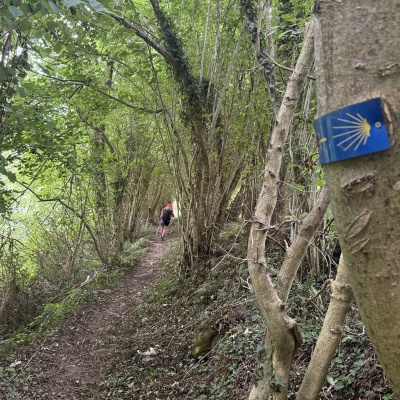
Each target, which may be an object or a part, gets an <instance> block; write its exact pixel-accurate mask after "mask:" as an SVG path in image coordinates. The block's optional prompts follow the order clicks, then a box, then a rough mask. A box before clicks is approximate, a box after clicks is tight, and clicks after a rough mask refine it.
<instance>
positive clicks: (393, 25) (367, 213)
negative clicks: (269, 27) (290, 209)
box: [314, 0, 400, 396]
mask: <svg viewBox="0 0 400 400" xmlns="http://www.w3.org/2000/svg"><path fill="white" fill-rule="evenodd" d="M314 16H315V19H316V67H317V96H318V113H319V115H323V114H326V113H328V112H331V111H334V110H337V109H339V108H342V107H345V106H348V105H351V104H355V103H359V102H362V101H365V100H368V99H371V98H375V97H379V98H381V99H382V100H383V101H384V104H386V105H387V107H386V106H385V107H383V114H384V116H385V125H386V126H387V128H388V132H389V136H390V140H391V144H392V147H391V148H390V149H389V150H385V151H380V152H376V153H372V154H368V155H364V156H362V157H357V158H351V159H347V160H344V161H338V162H332V163H328V164H326V165H325V166H324V171H325V175H326V182H327V185H328V186H329V193H330V197H331V203H332V209H333V214H334V217H335V223H336V226H337V231H338V235H339V239H340V245H341V248H342V251H343V254H344V260H345V262H346V266H347V268H348V270H349V277H350V283H351V286H352V288H353V292H354V296H355V299H356V301H357V304H358V307H359V310H360V313H361V317H362V320H363V322H364V323H365V327H366V332H367V334H368V336H369V338H370V340H371V342H372V344H373V346H374V349H375V351H376V353H377V356H378V359H379V361H380V363H381V364H382V367H383V368H384V370H385V373H386V375H387V377H388V379H389V382H390V385H391V386H392V388H393V391H394V392H395V394H396V396H400V333H399V332H400V318H399V311H400V250H399V242H400V223H399V215H400V190H399V188H400V141H399V134H400V119H399V115H400V80H399V72H400V67H399V59H400V24H399V18H400V7H399V3H398V2H397V1H392V0H348V1H337V0H325V1H319V0H318V1H317V0H316V1H315V3H314Z"/></svg>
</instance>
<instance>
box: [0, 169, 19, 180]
mask: <svg viewBox="0 0 400 400" xmlns="http://www.w3.org/2000/svg"><path fill="white" fill-rule="evenodd" d="M0 174H2V175H5V176H6V177H7V178H8V179H9V180H10V181H11V182H15V181H16V180H17V177H16V176H15V174H14V172H11V171H8V170H6V169H5V168H4V167H2V166H0Z"/></svg>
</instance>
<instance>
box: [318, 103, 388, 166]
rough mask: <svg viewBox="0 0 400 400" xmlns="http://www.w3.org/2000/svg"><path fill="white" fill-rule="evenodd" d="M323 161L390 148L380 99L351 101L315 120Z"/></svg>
mask: <svg viewBox="0 0 400 400" xmlns="http://www.w3.org/2000/svg"><path fill="white" fill-rule="evenodd" d="M314 128H315V131H316V133H317V138H318V148H319V161H320V164H328V163H331V162H335V161H342V160H346V159H349V158H355V157H360V156H364V155H366V154H371V153H376V152H378V151H383V150H388V149H390V140H389V135H388V132H387V129H386V125H385V121H384V118H383V112H382V105H381V99H380V98H375V99H371V100H367V101H363V102H362V103H357V104H352V105H350V106H347V107H344V108H340V109H339V110H336V111H332V112H330V113H328V114H325V115H322V116H321V117H319V118H317V119H316V120H315V121H314Z"/></svg>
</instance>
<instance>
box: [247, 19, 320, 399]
mask: <svg viewBox="0 0 400 400" xmlns="http://www.w3.org/2000/svg"><path fill="white" fill-rule="evenodd" d="M313 39H314V28H313V24H312V22H311V23H310V24H309V26H308V28H307V29H306V35H305V39H304V44H303V48H302V51H301V53H300V56H299V59H298V61H297V65H296V68H295V69H294V71H293V74H292V76H291V77H290V80H289V83H288V86H287V89H286V92H285V96H284V99H283V102H282V105H281V108H280V110H279V113H278V116H277V120H276V125H275V128H274V130H273V132H272V135H271V141H270V144H269V149H268V151H267V155H266V165H265V169H264V180H263V185H262V189H261V193H260V195H259V197H258V201H257V206H256V210H255V215H254V217H253V221H252V225H251V229H250V235H249V242H248V252H247V259H248V260H249V261H248V267H249V273H250V277H251V282H252V285H253V287H254V292H255V295H256V298H257V302H258V306H259V308H260V311H261V314H262V316H263V318H264V321H265V324H266V326H267V334H268V336H269V337H268V338H267V340H268V342H269V343H266V345H265V349H266V351H267V353H268V352H270V353H271V355H270V357H269V356H268V357H267V360H266V361H265V363H264V368H263V373H264V376H263V382H262V383H261V384H256V385H255V386H254V387H253V389H252V391H251V393H250V399H252V400H253V399H254V400H256V399H257V400H258V399H259V400H261V399H263V400H265V399H282V400H284V399H286V398H287V391H288V385H289V371H290V365H291V363H292V359H293V355H294V354H295V352H296V351H297V348H298V346H299V345H300V344H301V336H300V333H299V328H298V326H297V324H296V322H295V321H294V320H293V319H291V318H290V317H289V316H288V315H287V313H286V310H285V304H284V303H283V302H282V301H281V299H280V298H279V296H278V294H277V291H276V289H275V287H274V284H273V282H272V280H271V277H270V276H269V274H268V269H267V264H266V260H265V240H266V237H267V233H268V230H269V228H270V225H271V218H272V215H273V212H274V210H275V206H276V201H277V196H278V183H279V179H278V176H279V170H280V166H281V163H282V157H283V147H284V145H285V143H286V141H287V136H288V132H289V127H290V124H291V121H292V118H293V113H294V110H295V108H296V104H297V100H298V99H299V96H300V92H301V89H302V87H303V84H304V81H305V79H306V76H307V73H308V71H309V69H310V66H311V63H312V59H313V54H314V52H313ZM268 367H269V368H268Z"/></svg>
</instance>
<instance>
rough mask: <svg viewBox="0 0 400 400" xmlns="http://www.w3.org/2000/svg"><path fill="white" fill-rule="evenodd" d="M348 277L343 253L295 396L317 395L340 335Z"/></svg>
mask: <svg viewBox="0 0 400 400" xmlns="http://www.w3.org/2000/svg"><path fill="white" fill-rule="evenodd" d="M348 280H349V277H348V273H347V269H346V265H345V264H344V261H343V257H340V261H339V267H338V271H337V274H336V279H335V281H334V282H333V290H332V294H331V301H330V303H329V308H328V311H327V313H326V316H325V319H324V325H323V327H322V330H321V333H320V335H319V337H318V340H317V344H316V345H315V349H314V351H313V354H312V356H311V361H310V363H309V365H308V368H307V372H306V375H305V377H304V379H303V381H302V383H301V386H300V389H299V391H298V393H297V397H296V400H318V399H319V398H320V397H319V392H320V390H321V388H322V385H323V383H324V382H325V379H326V375H327V373H328V368H329V365H330V363H331V361H332V358H333V356H334V354H335V351H336V349H337V347H338V345H339V343H340V340H341V338H342V330H343V327H344V325H345V322H346V317H347V314H348V312H349V310H350V305H351V301H352V299H353V292H352V290H351V286H350V284H349V283H348Z"/></svg>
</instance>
